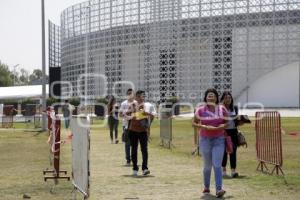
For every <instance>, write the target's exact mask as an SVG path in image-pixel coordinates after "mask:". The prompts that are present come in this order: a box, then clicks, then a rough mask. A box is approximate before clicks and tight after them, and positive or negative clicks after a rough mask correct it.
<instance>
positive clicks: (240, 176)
mask: <svg viewBox="0 0 300 200" xmlns="http://www.w3.org/2000/svg"><path fill="white" fill-rule="evenodd" d="M223 179H226V180H230V179H232V180H234V179H249V177H248V176H243V175H239V176H238V177H234V178H232V177H231V176H224V177H223Z"/></svg>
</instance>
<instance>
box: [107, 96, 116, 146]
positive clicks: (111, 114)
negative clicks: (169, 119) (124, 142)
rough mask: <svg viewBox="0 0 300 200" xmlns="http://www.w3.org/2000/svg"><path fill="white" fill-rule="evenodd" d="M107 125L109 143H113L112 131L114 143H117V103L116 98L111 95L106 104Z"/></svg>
mask: <svg viewBox="0 0 300 200" xmlns="http://www.w3.org/2000/svg"><path fill="white" fill-rule="evenodd" d="M107 110H108V126H109V134H110V140H111V143H112V144H113V143H114V133H115V143H116V144H118V143H119V140H118V126H119V106H118V104H117V101H116V98H115V97H114V96H111V97H110V99H109V101H108V104H107Z"/></svg>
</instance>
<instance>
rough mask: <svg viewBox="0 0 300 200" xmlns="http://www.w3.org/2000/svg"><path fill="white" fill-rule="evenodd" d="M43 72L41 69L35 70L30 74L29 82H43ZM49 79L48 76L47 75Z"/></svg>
mask: <svg viewBox="0 0 300 200" xmlns="http://www.w3.org/2000/svg"><path fill="white" fill-rule="evenodd" d="M42 79H43V72H42V70H40V69H35V70H33V72H32V74H30V75H29V84H42ZM46 80H48V76H46Z"/></svg>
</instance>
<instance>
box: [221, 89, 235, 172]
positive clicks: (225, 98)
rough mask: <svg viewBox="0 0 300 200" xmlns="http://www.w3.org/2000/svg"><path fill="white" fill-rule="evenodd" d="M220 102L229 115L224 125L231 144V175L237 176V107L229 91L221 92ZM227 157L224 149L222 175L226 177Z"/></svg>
mask: <svg viewBox="0 0 300 200" xmlns="http://www.w3.org/2000/svg"><path fill="white" fill-rule="evenodd" d="M221 103H222V104H223V105H224V106H225V108H226V109H227V110H228V115H229V116H228V126H227V127H226V129H225V131H226V133H227V135H228V136H230V137H231V141H232V144H233V152H232V153H231V154H229V158H230V168H231V177H232V178H236V177H238V176H239V174H238V173H237V172H236V162H237V157H236V152H237V147H238V129H237V124H236V123H235V119H236V118H237V115H238V107H237V106H234V102H233V98H232V95H231V93H230V92H224V93H223V94H222V96H221ZM227 157H228V153H227V152H226V150H224V156H223V161H222V167H223V177H228V174H227V172H226V165H227Z"/></svg>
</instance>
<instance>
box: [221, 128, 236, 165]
mask: <svg viewBox="0 0 300 200" xmlns="http://www.w3.org/2000/svg"><path fill="white" fill-rule="evenodd" d="M226 133H227V135H229V136H230V137H231V140H232V144H233V152H232V153H231V154H229V158H230V168H231V169H236V151H237V145H238V137H237V133H238V130H237V129H227V130H226ZM226 165H227V153H226V149H225V150H224V156H223V161H222V167H226Z"/></svg>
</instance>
